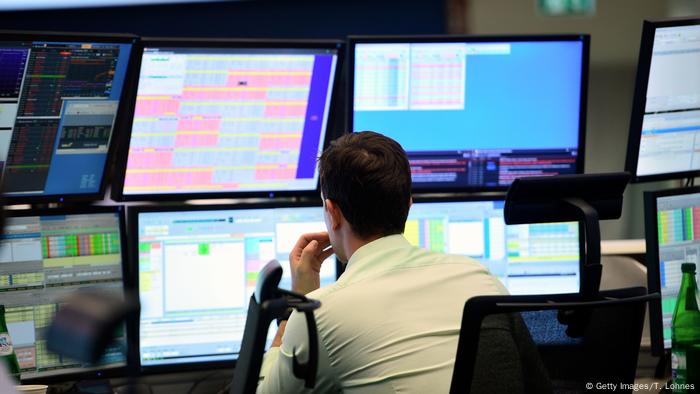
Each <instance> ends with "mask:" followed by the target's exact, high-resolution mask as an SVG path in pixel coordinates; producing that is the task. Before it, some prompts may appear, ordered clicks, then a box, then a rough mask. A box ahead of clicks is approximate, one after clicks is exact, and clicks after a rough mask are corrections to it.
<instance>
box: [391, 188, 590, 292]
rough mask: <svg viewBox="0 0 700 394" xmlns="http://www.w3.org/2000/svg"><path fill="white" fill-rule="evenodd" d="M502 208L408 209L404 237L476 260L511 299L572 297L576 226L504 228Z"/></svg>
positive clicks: (431, 205) (437, 205)
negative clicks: (561, 295) (489, 272)
mask: <svg viewBox="0 0 700 394" xmlns="http://www.w3.org/2000/svg"><path fill="white" fill-rule="evenodd" d="M503 205H504V202H503V201H470V202H418V203H414V204H413V205H412V206H411V210H410V213H409V215H408V221H407V222H406V230H405V232H404V235H405V236H406V238H407V239H408V240H409V242H411V243H412V244H413V245H415V246H419V247H422V248H426V249H429V250H434V251H438V252H443V253H450V254H461V255H465V256H470V257H473V258H475V259H477V260H478V261H480V262H481V263H482V264H484V266H486V268H488V269H489V271H491V273H492V274H493V275H495V276H496V277H498V278H499V279H500V280H501V282H503V284H504V285H505V287H506V288H507V289H508V291H509V292H510V294H513V295H516V294H554V293H576V292H578V291H579V285H580V278H579V264H580V261H579V259H580V242H581V241H580V238H579V228H578V224H577V223H575V222H571V223H540V224H523V225H506V224H505V222H504V220H503Z"/></svg>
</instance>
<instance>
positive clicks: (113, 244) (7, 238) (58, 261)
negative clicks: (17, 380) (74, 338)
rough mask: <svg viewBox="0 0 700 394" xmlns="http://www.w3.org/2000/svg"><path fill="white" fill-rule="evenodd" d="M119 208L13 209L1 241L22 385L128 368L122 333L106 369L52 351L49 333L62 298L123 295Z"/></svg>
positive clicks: (0, 277) (1, 271)
mask: <svg viewBox="0 0 700 394" xmlns="http://www.w3.org/2000/svg"><path fill="white" fill-rule="evenodd" d="M120 212H121V211H120V210H119V211H118V210H117V209H111V212H110V211H107V210H102V212H100V213H60V214H58V213H54V212H52V211H44V212H41V213H39V214H37V212H35V211H20V212H12V211H9V213H8V214H9V215H11V216H10V217H9V218H7V221H6V223H5V229H4V233H3V234H2V236H0V294H1V295H0V299H2V303H3V304H4V305H5V307H6V309H5V318H6V320H7V327H8V330H9V332H10V336H11V338H12V341H13V344H14V347H15V352H16V353H17V358H18V360H19V365H20V368H21V370H22V380H26V379H42V378H48V377H52V376H56V375H66V374H83V373H89V372H90V371H95V372H96V371H99V370H104V369H106V368H111V367H117V366H124V365H125V361H126V335H125V332H124V330H123V329H120V330H119V331H118V332H117V334H116V341H115V343H114V344H112V345H111V346H109V347H108V349H107V352H106V353H105V355H104V356H103V358H102V362H101V365H99V366H88V365H85V364H82V363H81V362H78V361H75V360H71V359H68V358H66V357H63V356H59V355H57V354H54V353H51V352H49V351H47V349H46V340H45V337H46V335H45V333H46V330H47V329H48V327H49V325H50V324H51V320H52V318H53V315H54V314H55V313H56V311H57V309H58V308H60V303H59V299H61V298H63V297H64V296H66V295H68V294H69V293H71V292H73V291H76V290H78V289H85V288H96V289H100V290H103V291H106V292H113V293H116V294H122V292H123V282H122V269H123V268H122V261H123V259H122V236H121V217H122V215H121V213H120Z"/></svg>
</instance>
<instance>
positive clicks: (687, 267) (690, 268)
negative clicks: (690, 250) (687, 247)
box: [681, 263, 695, 274]
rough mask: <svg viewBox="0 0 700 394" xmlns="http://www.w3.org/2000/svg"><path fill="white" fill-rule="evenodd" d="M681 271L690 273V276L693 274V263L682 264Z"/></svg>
mask: <svg viewBox="0 0 700 394" xmlns="http://www.w3.org/2000/svg"><path fill="white" fill-rule="evenodd" d="M681 271H682V272H690V273H691V274H693V273H695V263H683V264H681Z"/></svg>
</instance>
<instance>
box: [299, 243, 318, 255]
mask: <svg viewBox="0 0 700 394" xmlns="http://www.w3.org/2000/svg"><path fill="white" fill-rule="evenodd" d="M317 252H318V241H316V240H312V241H311V242H309V244H308V245H306V246H305V247H304V249H302V250H301V258H302V259H303V258H305V257H307V256H308V257H313V256H315V255H316V253H317Z"/></svg>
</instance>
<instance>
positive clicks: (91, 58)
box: [0, 32, 136, 201]
mask: <svg viewBox="0 0 700 394" xmlns="http://www.w3.org/2000/svg"><path fill="white" fill-rule="evenodd" d="M135 40H136V38H135V37H134V36H126V35H85V34H74V35H69V34H50V33H19V32H17V33H13V32H0V66H1V67H0V169H1V170H2V177H3V185H2V189H1V190H2V194H3V196H4V197H6V198H11V199H13V200H20V199H21V200H23V201H37V200H40V201H46V200H49V201H60V200H62V199H71V198H72V199H100V198H102V195H103V193H104V172H105V167H106V166H107V163H108V158H109V155H110V152H111V149H110V146H111V145H112V144H111V142H112V139H113V138H112V137H113V135H115V130H116V129H117V128H118V126H119V123H118V121H119V119H120V114H121V111H120V103H121V98H122V96H123V93H124V90H125V89H124V88H125V85H124V81H125V80H126V72H127V68H128V67H127V66H128V65H129V58H130V54H131V50H132V46H133V44H134V42H135Z"/></svg>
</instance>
